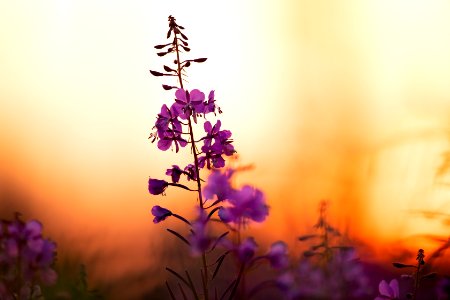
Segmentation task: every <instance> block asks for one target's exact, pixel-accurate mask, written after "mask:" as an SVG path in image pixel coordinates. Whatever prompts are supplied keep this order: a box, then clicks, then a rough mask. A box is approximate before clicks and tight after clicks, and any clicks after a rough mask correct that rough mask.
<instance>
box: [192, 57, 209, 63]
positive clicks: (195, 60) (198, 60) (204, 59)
mask: <svg viewBox="0 0 450 300" xmlns="http://www.w3.org/2000/svg"><path fill="white" fill-rule="evenodd" d="M206 60H207V58H206V57H204V58H196V59H193V60H192V61H194V62H197V63H202V62H205V61H206Z"/></svg>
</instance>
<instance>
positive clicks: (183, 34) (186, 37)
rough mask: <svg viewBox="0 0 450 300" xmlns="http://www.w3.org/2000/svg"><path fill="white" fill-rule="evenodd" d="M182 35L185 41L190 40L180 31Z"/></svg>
mask: <svg viewBox="0 0 450 300" xmlns="http://www.w3.org/2000/svg"><path fill="white" fill-rule="evenodd" d="M180 34H181V36H182V37H183V39H185V40H189V39H188V38H187V36H185V35H184V34H183V33H182V32H181V31H180Z"/></svg>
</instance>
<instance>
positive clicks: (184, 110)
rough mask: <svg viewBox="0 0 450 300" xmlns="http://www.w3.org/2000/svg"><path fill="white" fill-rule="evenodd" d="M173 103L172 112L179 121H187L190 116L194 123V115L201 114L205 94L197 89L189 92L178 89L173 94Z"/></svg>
mask: <svg viewBox="0 0 450 300" xmlns="http://www.w3.org/2000/svg"><path fill="white" fill-rule="evenodd" d="M175 97H176V99H175V103H174V104H173V107H174V110H175V112H176V114H177V116H179V117H180V118H181V119H184V120H187V119H188V118H189V117H190V116H191V115H192V116H193V117H194V121H196V114H197V113H203V111H202V110H203V109H202V108H203V101H204V100H205V94H204V93H203V92H201V91H199V90H197V89H194V90H192V91H191V92H188V91H185V90H183V89H178V90H177V91H176V92H175Z"/></svg>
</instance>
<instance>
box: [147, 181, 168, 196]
mask: <svg viewBox="0 0 450 300" xmlns="http://www.w3.org/2000/svg"><path fill="white" fill-rule="evenodd" d="M168 186H169V183H168V182H167V181H165V180H160V179H152V178H150V179H149V180H148V191H149V192H150V194H152V195H160V194H162V193H164V191H165V190H166V188H167V187H168Z"/></svg>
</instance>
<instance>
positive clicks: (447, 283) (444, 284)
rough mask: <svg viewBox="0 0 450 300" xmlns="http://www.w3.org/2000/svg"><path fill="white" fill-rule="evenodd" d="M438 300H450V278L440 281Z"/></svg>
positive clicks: (437, 288)
mask: <svg viewBox="0 0 450 300" xmlns="http://www.w3.org/2000/svg"><path fill="white" fill-rule="evenodd" d="M436 290H437V294H438V299H442V300H445V299H450V277H444V278H442V279H440V280H439V281H438V283H437V286H436Z"/></svg>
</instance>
